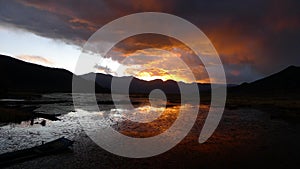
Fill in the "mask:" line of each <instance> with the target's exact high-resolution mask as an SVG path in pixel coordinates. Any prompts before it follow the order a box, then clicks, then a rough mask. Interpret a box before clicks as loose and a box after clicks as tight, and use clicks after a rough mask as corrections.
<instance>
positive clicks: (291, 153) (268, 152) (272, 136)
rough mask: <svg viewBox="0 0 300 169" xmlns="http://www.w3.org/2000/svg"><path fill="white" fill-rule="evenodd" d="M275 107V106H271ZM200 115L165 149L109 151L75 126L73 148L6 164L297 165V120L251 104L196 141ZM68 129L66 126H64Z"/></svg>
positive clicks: (229, 113)
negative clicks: (147, 153) (128, 153)
mask: <svg viewBox="0 0 300 169" xmlns="http://www.w3.org/2000/svg"><path fill="white" fill-rule="evenodd" d="M274 111H276V110H274ZM204 119H205V118H204V116H203V115H199V117H198V119H197V123H196V125H194V127H193V129H192V130H191V132H190V133H189V134H188V136H187V137H186V138H185V139H184V140H183V141H182V142H181V143H180V144H178V145H177V146H176V147H174V148H173V149H171V150H169V151H167V152H165V153H164V154H161V155H158V156H155V157H151V158H144V159H130V158H124V157H119V156H116V155H113V154H111V153H109V152H107V151H105V150H103V149H102V148H100V147H99V146H97V145H96V144H95V143H94V142H93V141H92V140H91V139H90V138H89V137H87V136H86V134H85V133H84V132H83V130H80V129H78V130H76V131H70V132H73V133H74V132H76V134H75V135H74V136H73V138H72V139H74V140H75V143H74V146H73V148H72V151H70V152H67V153H63V154H59V155H51V156H46V157H41V158H37V159H34V160H31V161H27V162H23V163H19V164H16V165H12V166H9V167H7V168H9V169H13V168H16V169H17V168H22V169H27V168H28V169H29V168H30V169H33V168H36V169H38V168H46V169H48V168H49V169H53V168H62V169H63V168H64V169H65V168H72V169H76V168H297V167H298V166H300V161H299V152H300V151H299V150H300V145H299V143H300V125H299V123H292V122H288V121H284V120H281V119H272V118H271V116H270V113H269V112H263V111H259V110H255V109H237V110H225V112H224V115H223V118H222V120H221V122H220V124H219V126H218V128H217V130H216V131H215V133H214V134H213V136H212V137H211V138H210V139H209V140H208V141H207V142H205V143H204V144H199V143H198V136H199V131H200V130H201V124H202V123H203V120H204ZM67 132H68V131H67Z"/></svg>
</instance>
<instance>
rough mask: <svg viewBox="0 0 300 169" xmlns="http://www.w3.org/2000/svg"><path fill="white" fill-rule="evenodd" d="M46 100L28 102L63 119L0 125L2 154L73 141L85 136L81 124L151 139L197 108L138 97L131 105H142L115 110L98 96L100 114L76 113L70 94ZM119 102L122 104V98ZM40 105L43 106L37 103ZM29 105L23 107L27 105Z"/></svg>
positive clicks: (42, 111) (92, 111)
mask: <svg viewBox="0 0 300 169" xmlns="http://www.w3.org/2000/svg"><path fill="white" fill-rule="evenodd" d="M44 97H45V98H44ZM44 97H43V98H42V99H39V100H36V101H35V100H33V101H30V102H29V101H27V102H26V104H29V103H34V105H35V107H36V109H35V110H34V111H35V113H41V114H43V115H45V114H46V116H47V117H48V115H49V117H50V116H51V117H52V115H54V116H55V117H56V116H57V115H60V116H58V118H59V119H60V120H57V121H53V120H51V119H49V118H48V119H47V118H43V117H40V116H39V117H36V118H35V119H34V121H32V119H31V118H28V119H27V120H25V121H23V122H21V123H20V124H15V123H9V124H6V125H3V126H1V127H0V135H1V137H0V145H1V146H0V152H1V153H3V152H7V151H12V150H18V149H23V148H28V147H32V146H35V145H37V144H40V143H41V142H42V141H49V140H53V139H56V138H59V137H62V136H65V137H67V138H70V139H72V138H74V137H75V136H77V135H80V134H81V133H84V131H83V129H82V126H81V125H82V124H81V123H82V122H83V123H90V124H97V126H101V127H108V126H111V127H113V128H114V129H115V130H116V131H118V132H120V133H122V134H124V135H127V136H131V137H151V136H155V135H158V134H160V133H162V132H164V131H165V130H167V129H168V128H170V126H171V125H172V124H173V123H174V122H175V121H176V119H177V117H178V114H179V112H180V109H188V108H190V107H192V106H195V105H189V104H185V105H182V106H181V105H180V104H177V103H166V106H163V105H164V104H159V103H158V104H156V106H155V107H154V106H151V104H150V103H149V101H147V99H146V98H135V99H133V100H132V102H138V103H139V104H135V106H134V107H131V108H128V107H127V106H126V105H125V104H124V106H122V107H121V108H120V107H118V108H116V107H115V106H114V105H113V104H110V101H111V100H110V97H109V96H102V95H101V96H100V95H99V96H97V101H99V102H101V103H103V104H98V107H97V109H98V110H100V111H98V110H97V109H95V107H90V108H89V109H88V110H85V111H84V112H82V111H73V108H72V105H71V104H70V98H69V97H70V95H64V96H62V95H61V94H60V95H58V96H56V95H46V96H44ZM61 97H65V98H66V100H68V101H67V102H63V101H62V100H64V98H61ZM78 97H80V96H78ZM49 99H50V100H49ZM83 99H84V97H83ZM9 101H11V100H9ZM41 101H43V102H41ZM58 101H59V102H58ZM119 101H120V102H122V99H120V100H119ZM20 102H21V101H20ZM39 102H40V103H41V104H38V103H39ZM52 102H54V103H52ZM105 102H109V104H105ZM26 104H24V105H25V106H27V105H26ZM24 105H23V106H24ZM83 105H84V104H83ZM86 105H87V106H88V105H89V104H88V103H85V105H84V106H86ZM197 106H198V105H197ZM16 109H18V108H16ZM187 115H188V114H187ZM46 116H44V117H46ZM79 119H80V120H79ZM41 124H42V125H41ZM99 129H100V128H99V127H98V128H95V127H93V126H91V128H90V130H99Z"/></svg>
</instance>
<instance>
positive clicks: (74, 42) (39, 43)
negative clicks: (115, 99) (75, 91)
mask: <svg viewBox="0 0 300 169" xmlns="http://www.w3.org/2000/svg"><path fill="white" fill-rule="evenodd" d="M299 9H300V2H299V1H296V0H295V1H291V0H282V1H278V0H269V1H268V0H266V1H253V0H244V1H238V0H229V1H219V2H217V1H201V0H191V1H184V0H182V1H180V0H164V1H160V0H129V1H123V0H89V1H83V0H82V1H72V0H60V1H51V0H43V1H40V0H11V1H5V0H0V37H1V38H0V53H1V54H5V55H10V56H13V57H16V58H19V59H21V60H26V61H28V62H34V63H38V64H41V65H45V66H51V67H60V68H65V69H67V70H70V71H72V72H74V67H75V65H76V61H77V59H78V56H79V55H80V53H81V49H82V46H83V44H84V43H85V42H86V41H87V40H88V38H89V37H90V36H91V35H92V34H93V33H94V32H95V31H96V30H98V29H99V28H101V27H102V26H103V25H105V24H107V23H108V22H110V21H113V20H114V19H117V18H119V17H122V16H125V15H128V14H133V13H137V12H165V13H170V14H173V15H177V16H179V17H182V18H184V19H186V20H188V21H189V22H191V23H193V24H195V25H196V26H197V27H198V28H199V29H201V30H202V31H203V32H204V33H205V34H206V35H207V36H208V38H209V39H210V40H211V42H212V44H213V45H214V46H215V48H216V50H217V51H218V53H219V55H220V57H221V60H222V62H223V65H224V68H225V73H226V76H227V81H228V83H242V82H245V81H247V82H250V81H253V80H256V79H259V78H262V77H265V76H267V75H270V74H272V73H275V72H278V71H280V70H281V69H284V68H285V67H287V66H289V65H297V66H300V56H299V52H298V49H299V47H300V43H299V39H300V10H299ZM104 58H105V60H104V63H101V64H99V65H98V67H97V71H98V72H101V73H109V74H112V75H117V76H124V75H133V76H136V77H139V78H142V79H145V80H152V79H156V78H160V79H163V80H167V79H174V80H178V81H185V82H191V81H190V79H186V78H185V76H184V75H185V73H186V72H185V69H184V67H183V66H181V65H179V64H177V65H176V63H177V61H176V60H177V59H178V58H180V59H182V60H184V61H185V62H186V63H188V64H189V66H191V69H192V71H193V73H194V74H195V77H196V80H197V82H209V80H208V79H207V76H206V73H205V69H204V68H203V66H201V65H202V63H201V62H199V61H197V60H195V58H196V56H195V54H194V53H193V52H192V51H191V50H190V49H189V48H188V47H187V46H185V45H184V44H182V43H181V42H179V41H177V40H176V39H172V38H170V37H165V36H161V35H151V34H148V35H138V36H134V37H132V38H128V39H125V40H123V41H122V42H120V43H119V44H117V45H116V46H115V47H114V48H113V49H112V50H111V51H110V52H109V53H108V55H107V56H105V57H104ZM123 58H132V60H134V63H131V62H127V63H121V60H122V59H123ZM174 65H176V66H174ZM120 66H123V67H124V68H125V69H126V71H124V72H123V73H121V74H116V72H114V71H112V70H113V69H114V67H120ZM141 70H142V71H141Z"/></svg>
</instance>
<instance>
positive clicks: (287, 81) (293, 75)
mask: <svg viewBox="0 0 300 169" xmlns="http://www.w3.org/2000/svg"><path fill="white" fill-rule="evenodd" d="M229 91H230V92H233V93H243V94H253V95H257V94H271V95H277V94H279V95H290V94H299V93H300V67H297V66H290V67H288V68H286V69H284V70H282V71H280V72H278V73H275V74H273V75H271V76H268V77H265V78H262V79H259V80H257V81H254V82H251V83H243V84H241V85H239V86H235V87H232V88H230V90H229Z"/></svg>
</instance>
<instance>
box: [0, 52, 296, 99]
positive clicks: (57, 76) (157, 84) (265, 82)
mask: <svg viewBox="0 0 300 169" xmlns="http://www.w3.org/2000/svg"><path fill="white" fill-rule="evenodd" d="M299 74H300V67H296V66H290V67H288V68H286V69H284V70H282V71H280V72H278V73H275V74H273V75H271V76H268V77H265V78H262V79H260V80H257V81H254V82H251V83H243V84H241V85H228V88H229V90H228V91H229V92H231V93H242V94H247V93H250V94H257V93H274V92H277V93H281V94H284V93H299V86H300V76H299ZM0 76H1V79H2V80H1V83H0V94H5V93H12V92H21V93H26V92H32V93H52V92H64V93H69V92H72V78H73V76H74V78H76V79H77V80H78V81H79V82H80V83H84V84H91V83H93V81H92V80H94V79H93V78H95V82H96V83H95V90H96V92H97V93H109V92H111V82H112V79H114V80H116V81H117V83H120V84H122V82H125V81H128V80H131V83H130V87H129V91H130V93H145V94H147V93H150V92H151V91H152V90H153V89H161V90H163V91H164V92H165V93H167V94H178V93H179V92H180V91H179V87H178V84H179V85H180V86H184V87H185V88H189V87H190V86H191V85H195V84H196V83H194V84H187V83H183V82H176V81H173V80H167V81H162V80H152V81H144V80H141V79H138V78H134V77H113V76H111V75H106V74H101V73H96V74H95V73H88V74H85V75H81V76H77V75H74V74H73V73H71V72H69V71H67V70H64V69H58V68H49V67H44V66H40V65H36V64H32V63H27V62H24V61H21V60H18V59H15V58H12V57H9V56H5V55H0ZM196 85H197V86H198V88H199V91H200V92H201V91H209V90H210V88H211V85H210V84H201V83H198V84H196ZM81 92H85V91H81ZM114 92H119V93H122V91H121V89H120V90H119V89H118V88H116V89H114Z"/></svg>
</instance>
